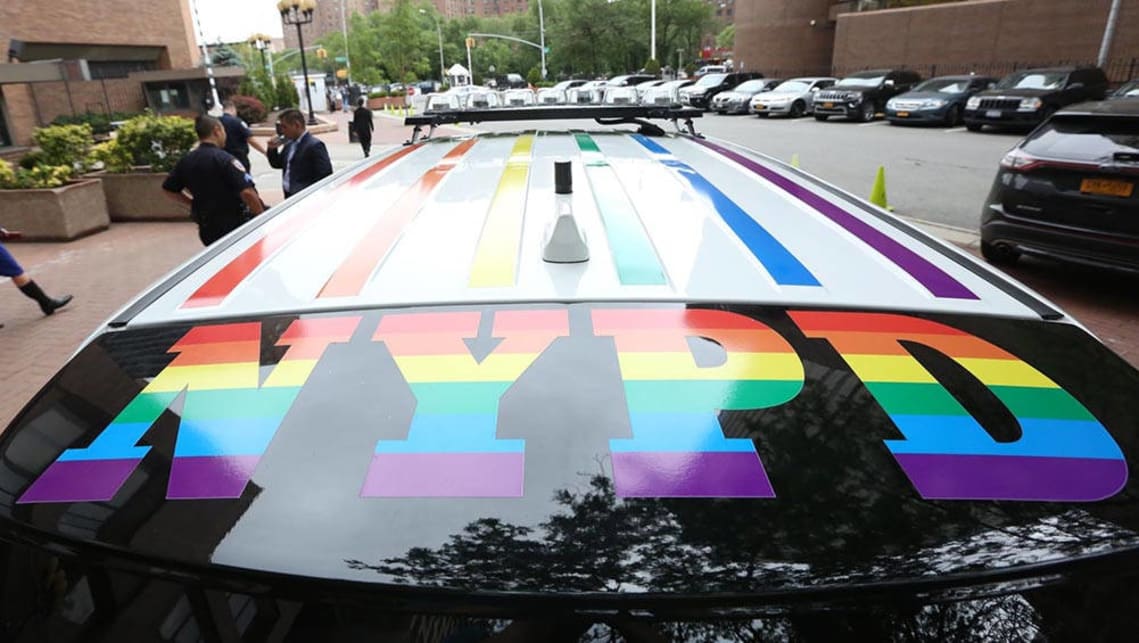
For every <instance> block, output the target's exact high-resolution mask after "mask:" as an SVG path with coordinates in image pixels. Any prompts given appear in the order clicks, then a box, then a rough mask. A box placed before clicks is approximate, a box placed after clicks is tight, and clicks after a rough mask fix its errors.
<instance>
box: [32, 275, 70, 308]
mask: <svg viewBox="0 0 1139 643" xmlns="http://www.w3.org/2000/svg"><path fill="white" fill-rule="evenodd" d="M20 292H22V293H24V295H26V296H27V297H30V298H32V299H35V300H36V303H38V304H39V305H40V310H42V311H43V313H44V314H45V315H50V314H52V313H54V312H55V311H56V310H58V309H60V308H63V307H64V306H66V305H67V304H68V303H70V302H71V295H64V296H62V297H60V298H59V299H55V298H53V297H48V296H47V295H46V294H45V293H44V291H42V290H40V287H39V286H38V285H36V282H34V281H29V282H28V283H26V284H24V285H23V286H20Z"/></svg>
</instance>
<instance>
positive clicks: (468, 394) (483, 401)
mask: <svg viewBox="0 0 1139 643" xmlns="http://www.w3.org/2000/svg"><path fill="white" fill-rule="evenodd" d="M512 384H514V382H434V383H431V384H412V385H411V392H412V393H414V394H415V399H416V401H417V402H418V404H417V405H416V407H415V412H416V413H497V412H498V401H499V399H501V398H502V395H503V394H504V393H506V389H508V388H510V386H511V385H512Z"/></svg>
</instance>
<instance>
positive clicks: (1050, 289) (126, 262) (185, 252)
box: [0, 114, 1139, 431]
mask: <svg viewBox="0 0 1139 643" xmlns="http://www.w3.org/2000/svg"><path fill="white" fill-rule="evenodd" d="M336 118H338V119H339V120H340V122H341V123H342V124H343V123H344V121H345V120H346V115H344V114H338V115H337V116H336ZM455 131H456V130H451V133H453V132H455ZM408 132H409V129H408V128H405V127H403V126H402V124H401V123H400V121H398V120H396V119H393V118H388V117H383V116H378V117H377V119H376V135H375V144H374V149H373V153H376V152H379V151H382V148H384V147H385V146H391V145H398V144H400V143H402V142H403V141H404V139H406V137H407V136H408ZM438 134H439V135H441V136H442V135H447V134H448V132H447V131H443V130H441V131H440V132H438ZM321 138H322V140H324V141H325V143H326V144H327V145H328V146H329V152H330V155H331V156H332V160H333V167H334V168H336V169H340V168H342V167H345V166H347V165H350V164H352V163H355V162H356V161H358V160H359V159H361V158H362V157H363V154H362V153H361V151H360V147H359V146H358V145H349V144H348V143H347V140H348V139H347V133H346V132H345V131H344V130H343V128H342V129H341V131H339V132H334V133H331V134H325V135H322V136H321ZM375 148H380V149H375ZM254 157H255V158H254V173H255V174H256V176H257V180H258V185H259V186H260V187H261V189H262V192H263V194H264V198H265V200H266V201H267V202H268V203H270V204H274V203H278V202H280V201H281V192H280V174H279V172H278V171H277V170H273V169H272V168H269V166H268V163H266V162H265V159H264V157H262V156H260V155H259V154H256V153H254ZM157 198H161V197H157ZM921 225H922V227H924V228H925V229H927V230H929V231H930V232H932V233H934V234H936V235H938V236H940V237H941V238H944V239H947V240H949V241H951V242H952V243H956V244H957V245H958V246H960V247H963V248H965V249H966V250H968V251H970V252H973V253H974V254H976V236H975V235H974V234H972V233H971V232H970V231H967V230H957V229H950V228H944V227H939V226H929V225H924V224H921ZM9 247H10V249H11V250H12V252H13V254H15V255H16V257H17V259H19V260H20V261H21V263H23V265H24V267H25V268H26V269H27V270H28V271H29V272H30V273H31V274H32V276H33V277H34V278H35V279H36V281H37V282H38V283H40V285H42V286H43V287H44V289H45V290H46V291H47V292H48V293H50V294H64V293H71V294H74V295H75V301H74V302H73V303H72V304H71V305H69V306H67V307H66V308H64V309H62V310H60V311H59V312H57V313H56V314H55V315H52V316H51V317H46V318H45V317H43V316H42V315H41V314H40V311H39V308H38V307H37V306H36V305H35V303H34V302H32V301H31V300H30V299H27V298H25V297H23V296H22V295H21V294H20V292H19V291H18V290H17V289H16V288H15V287H13V286H11V285H10V284H9V283H7V282H8V280H6V279H4V280H0V322H3V323H4V324H5V326H4V328H2V329H0V365H2V368H0V431H2V430H3V428H5V427H6V426H7V425H8V423H9V422H10V421H11V419H12V418H13V417H14V416H15V414H16V413H17V412H19V410H20V408H22V407H23V405H24V404H25V403H27V402H28V401H29V400H30V399H31V397H32V396H33V395H34V394H35V393H36V391H38V390H39V389H40V388H41V387H42V386H43V385H44V384H45V383H46V382H47V381H48V379H49V378H50V377H51V376H52V375H53V374H54V373H55V372H56V371H57V370H58V369H59V367H60V366H62V365H63V364H64V363H65V362H66V360H67V359H68V358H69V357H70V356H71V354H72V353H73V352H74V351H75V349H76V348H77V347H78V346H79V344H80V343H82V342H83V341H84V340H85V339H86V338H87V337H88V336H89V334H90V333H91V331H93V330H94V329H95V328H97V327H98V326H99V324H101V323H102V322H103V321H105V320H106V319H107V318H108V317H110V316H111V315H112V314H113V313H114V312H115V311H116V310H118V309H119V308H121V307H122V306H124V305H125V304H126V303H128V302H129V301H130V300H131V299H132V298H133V297H134V296H136V295H137V294H139V293H140V292H142V291H143V290H145V289H146V288H147V287H148V286H149V285H150V284H152V283H154V282H155V281H157V280H158V279H160V278H161V277H162V276H164V275H165V274H166V273H168V272H169V271H171V270H173V269H174V268H176V267H177V266H179V265H180V264H182V263H183V262H184V261H186V260H187V259H189V258H190V257H192V256H193V255H195V254H196V253H198V252H199V251H201V249H202V246H201V243H200V242H199V241H198V237H197V230H196V228H195V226H194V224H193V223H191V222H189V221H188V220H187V221H186V222H178V223H116V224H114V225H112V226H111V228H110V230H107V231H105V232H101V233H99V234H96V235H93V236H90V237H87V238H85V239H80V240H78V241H73V242H70V243H14V244H11V245H10V246H9ZM1009 274H1010V275H1012V276H1013V277H1014V278H1016V279H1019V280H1021V281H1022V282H1024V283H1025V284H1027V285H1028V286H1030V287H1031V288H1034V289H1036V290H1037V291H1039V292H1041V293H1042V294H1044V295H1045V296H1046V297H1048V298H1050V299H1052V301H1054V302H1055V303H1056V304H1058V305H1059V306H1061V307H1062V308H1064V309H1065V310H1067V311H1068V312H1069V313H1070V314H1072V315H1073V316H1074V317H1075V318H1076V319H1078V320H1080V321H1081V322H1083V323H1084V324H1085V325H1086V326H1087V327H1088V328H1089V329H1090V330H1091V331H1092V332H1093V333H1095V334H1096V335H1098V336H1099V338H1100V339H1101V340H1103V341H1104V342H1105V343H1107V345H1108V346H1110V347H1111V348H1112V349H1114V350H1115V351H1116V352H1117V353H1119V354H1120V355H1121V356H1122V357H1123V358H1125V359H1127V360H1128V361H1130V362H1131V363H1132V364H1133V365H1135V366H1137V367H1139V323H1137V322H1139V298H1136V297H1135V295H1134V293H1135V292H1137V291H1139V277H1131V276H1123V275H1115V274H1110V273H1105V272H1099V271H1092V270H1081V269H1078V268H1071V267H1068V266H1060V265H1054V264H1049V263H1045V262H1041V261H1033V260H1029V259H1025V260H1022V261H1021V262H1020V263H1019V264H1018V265H1017V266H1016V267H1014V268H1012V269H1010V270H1009Z"/></svg>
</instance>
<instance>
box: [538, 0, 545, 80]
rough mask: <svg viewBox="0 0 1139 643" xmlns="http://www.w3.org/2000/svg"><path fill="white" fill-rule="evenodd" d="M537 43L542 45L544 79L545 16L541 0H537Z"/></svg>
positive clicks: (543, 76)
mask: <svg viewBox="0 0 1139 643" xmlns="http://www.w3.org/2000/svg"><path fill="white" fill-rule="evenodd" d="M538 44H540V45H542V80H546V16H545V15H544V14H543V13H542V0H538Z"/></svg>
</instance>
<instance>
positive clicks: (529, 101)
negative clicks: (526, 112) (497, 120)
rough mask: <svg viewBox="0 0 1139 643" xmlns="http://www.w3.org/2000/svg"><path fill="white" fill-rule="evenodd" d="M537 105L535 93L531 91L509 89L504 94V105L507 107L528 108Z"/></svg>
mask: <svg viewBox="0 0 1139 643" xmlns="http://www.w3.org/2000/svg"><path fill="white" fill-rule="evenodd" d="M535 103H537V100H536V98H535V96H534V92H533V91H532V90H529V89H509V90H507V91H505V92H503V94H502V104H503V105H504V106H506V107H528V106H533V105H534V104H535Z"/></svg>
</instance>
